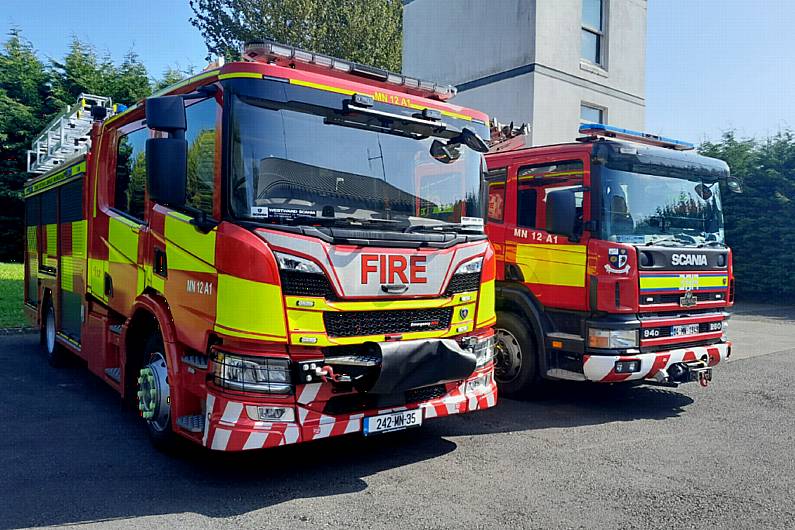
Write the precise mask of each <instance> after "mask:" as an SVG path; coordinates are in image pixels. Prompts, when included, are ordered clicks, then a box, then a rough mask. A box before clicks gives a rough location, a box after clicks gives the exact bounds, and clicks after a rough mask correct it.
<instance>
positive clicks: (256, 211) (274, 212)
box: [251, 206, 317, 219]
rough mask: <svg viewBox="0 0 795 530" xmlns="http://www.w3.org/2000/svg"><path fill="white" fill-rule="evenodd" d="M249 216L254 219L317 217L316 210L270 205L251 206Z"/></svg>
mask: <svg viewBox="0 0 795 530" xmlns="http://www.w3.org/2000/svg"><path fill="white" fill-rule="evenodd" d="M251 217H254V218H255V219H269V218H271V217H276V218H278V219H295V218H296V217H317V210H302V209H300V208H274V207H272V206H252V207H251Z"/></svg>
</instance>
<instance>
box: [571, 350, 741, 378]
mask: <svg viewBox="0 0 795 530" xmlns="http://www.w3.org/2000/svg"><path fill="white" fill-rule="evenodd" d="M729 348H731V343H721V344H715V345H713V346H700V347H696V348H680V349H676V350H669V351H663V352H654V353H639V354H637V355H622V356H618V355H585V356H584V357H583V373H584V374H585V378H586V379H587V380H589V381H597V382H601V383H617V382H620V381H635V380H638V379H651V378H653V377H654V376H655V375H656V374H657V372H659V371H660V370H663V369H667V368H668V367H669V366H671V365H672V364H674V363H681V362H688V361H698V360H704V361H706V362H707V364H708V365H709V366H715V365H716V364H718V363H719V362H721V361H724V360H726V359H727V357H728V354H729ZM633 360H639V361H640V371H639V372H635V373H631V374H630V373H616V371H615V366H616V361H633Z"/></svg>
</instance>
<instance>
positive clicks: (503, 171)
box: [484, 166, 508, 224]
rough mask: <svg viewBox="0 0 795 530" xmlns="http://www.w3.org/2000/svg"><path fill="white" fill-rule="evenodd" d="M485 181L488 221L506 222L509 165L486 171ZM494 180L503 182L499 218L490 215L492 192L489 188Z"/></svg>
mask: <svg viewBox="0 0 795 530" xmlns="http://www.w3.org/2000/svg"><path fill="white" fill-rule="evenodd" d="M484 181H485V183H486V197H487V199H486V222H488V223H498V224H504V223H505V210H506V207H507V205H508V204H507V196H508V193H507V192H508V166H503V167H498V168H494V169H490V170H488V171H486V173H485V177H484ZM492 182H497V183H501V184H502V209H501V210H500V214H501V215H500V218H499V219H497V218H496V217H491V215H490V207H491V192H490V190H489V184H490V183H492Z"/></svg>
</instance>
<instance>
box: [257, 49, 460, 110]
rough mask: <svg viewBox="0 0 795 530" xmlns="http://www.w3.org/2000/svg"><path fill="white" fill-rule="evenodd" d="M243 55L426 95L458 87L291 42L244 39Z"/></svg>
mask: <svg viewBox="0 0 795 530" xmlns="http://www.w3.org/2000/svg"><path fill="white" fill-rule="evenodd" d="M243 58H244V59H246V60H247V61H252V62H265V63H274V62H275V63H279V62H282V63H284V62H287V63H304V64H311V65H315V66H320V67H323V68H328V69H331V70H336V71H338V72H344V73H348V74H352V75H356V76H360V77H365V78H367V79H373V80H376V81H380V82H383V83H387V84H390V85H397V86H403V87H406V88H410V89H412V90H416V91H419V92H423V94H422V95H424V96H425V97H429V98H433V99H439V100H442V101H446V100H448V99H450V98H452V97H453V96H455V95H456V92H457V89H456V88H455V87H454V86H452V85H440V84H436V83H434V82H433V81H420V80H418V79H415V78H413V77H406V76H404V75H401V74H399V73H396V72H389V71H387V70H383V69H381V68H376V67H374V66H368V65H365V64H360V63H355V62H352V61H345V60H343V59H337V58H334V57H328V56H326V55H321V54H318V53H313V52H310V51H307V50H302V49H300V48H294V47H293V46H287V45H285V44H279V43H276V42H271V41H252V42H247V43H246V44H245V46H244V47H243Z"/></svg>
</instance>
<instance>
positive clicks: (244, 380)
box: [214, 353, 292, 394]
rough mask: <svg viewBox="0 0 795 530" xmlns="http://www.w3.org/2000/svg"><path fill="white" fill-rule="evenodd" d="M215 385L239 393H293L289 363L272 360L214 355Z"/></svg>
mask: <svg viewBox="0 0 795 530" xmlns="http://www.w3.org/2000/svg"><path fill="white" fill-rule="evenodd" d="M214 363H215V383H216V384H217V385H219V386H221V387H223V388H231V389H233V390H240V391H242V392H267V393H271V394H289V393H290V392H292V384H291V383H292V378H291V376H290V362H289V361H288V360H287V359H278V358H274V357H243V356H239V355H231V354H228V353H217V354H216V356H215V359H214Z"/></svg>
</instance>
